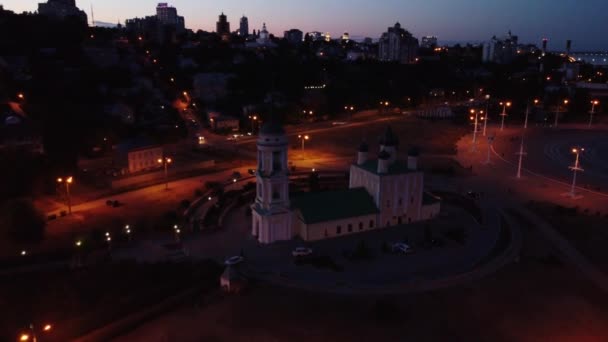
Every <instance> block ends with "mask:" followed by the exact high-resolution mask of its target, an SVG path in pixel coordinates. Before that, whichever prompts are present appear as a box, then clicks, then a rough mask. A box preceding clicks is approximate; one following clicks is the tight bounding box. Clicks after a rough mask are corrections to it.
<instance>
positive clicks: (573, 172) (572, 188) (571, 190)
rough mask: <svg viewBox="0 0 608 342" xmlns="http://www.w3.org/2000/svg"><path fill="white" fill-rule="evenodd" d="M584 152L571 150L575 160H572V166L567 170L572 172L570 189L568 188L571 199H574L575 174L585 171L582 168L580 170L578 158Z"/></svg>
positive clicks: (582, 149)
mask: <svg viewBox="0 0 608 342" xmlns="http://www.w3.org/2000/svg"><path fill="white" fill-rule="evenodd" d="M583 152H585V149H584V148H576V147H575V148H573V149H572V153H574V154H575V155H576V159H575V160H574V165H573V166H570V167H569V169H570V170H572V187H571V188H570V194H569V195H570V197H572V198H576V173H577V172H578V171H581V172H583V171H585V170H584V169H583V168H581V166H580V163H579V157H580V154H581V153H583Z"/></svg>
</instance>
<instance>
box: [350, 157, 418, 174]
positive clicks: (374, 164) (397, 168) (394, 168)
mask: <svg viewBox="0 0 608 342" xmlns="http://www.w3.org/2000/svg"><path fill="white" fill-rule="evenodd" d="M355 166H356V167H359V168H362V169H364V170H366V171H369V172H371V173H374V174H379V173H378V160H377V159H374V160H368V161H366V162H365V163H364V164H363V165H357V164H355ZM411 172H417V170H410V169H409V168H408V167H407V162H404V161H401V160H396V161H395V162H394V163H392V164H390V165H389V167H388V173H386V174H387V175H399V174H405V173H411ZM383 175H385V174H383Z"/></svg>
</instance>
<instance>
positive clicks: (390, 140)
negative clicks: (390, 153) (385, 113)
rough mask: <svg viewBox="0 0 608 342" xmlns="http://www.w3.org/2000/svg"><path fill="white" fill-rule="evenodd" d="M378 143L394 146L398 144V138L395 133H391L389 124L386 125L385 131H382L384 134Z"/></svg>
mask: <svg viewBox="0 0 608 342" xmlns="http://www.w3.org/2000/svg"><path fill="white" fill-rule="evenodd" d="M380 145H384V146H394V147H396V146H397V145H399V139H398V138H397V136H396V135H395V133H393V130H392V129H391V126H386V131H384V134H383V135H382V136H381V137H380Z"/></svg>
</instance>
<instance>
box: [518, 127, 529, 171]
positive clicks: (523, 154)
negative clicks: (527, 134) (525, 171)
mask: <svg viewBox="0 0 608 342" xmlns="http://www.w3.org/2000/svg"><path fill="white" fill-rule="evenodd" d="M516 154H517V155H519V162H518V163H517V179H520V178H521V165H522V163H523V159H524V156H525V155H527V153H526V152H525V151H524V135H523V134H522V135H521V142H520V143H519V152H517V153H516Z"/></svg>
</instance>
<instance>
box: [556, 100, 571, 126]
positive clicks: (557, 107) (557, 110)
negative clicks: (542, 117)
mask: <svg viewBox="0 0 608 342" xmlns="http://www.w3.org/2000/svg"><path fill="white" fill-rule="evenodd" d="M568 103H570V101H568V99H564V101H563V104H564V106H567V105H568ZM559 110H560V104H559V103H558V104H557V106H556V108H555V127H556V128H557V123H558V120H559Z"/></svg>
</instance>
